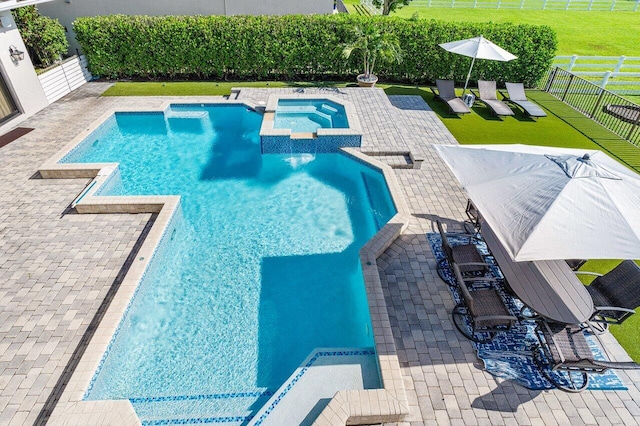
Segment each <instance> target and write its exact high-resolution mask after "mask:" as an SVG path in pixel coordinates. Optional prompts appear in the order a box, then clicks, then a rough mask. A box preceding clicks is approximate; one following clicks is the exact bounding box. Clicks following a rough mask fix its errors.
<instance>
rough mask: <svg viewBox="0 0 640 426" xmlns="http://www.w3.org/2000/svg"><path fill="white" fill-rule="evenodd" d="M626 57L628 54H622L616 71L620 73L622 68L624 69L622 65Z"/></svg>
mask: <svg viewBox="0 0 640 426" xmlns="http://www.w3.org/2000/svg"><path fill="white" fill-rule="evenodd" d="M625 59H627V57H626V56H620V59H618V64H617V65H616V67H615V68H614V70H613V72H614V73H619V72H620V70H621V69H622V65H623V64H624V61H625Z"/></svg>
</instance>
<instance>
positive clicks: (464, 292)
mask: <svg viewBox="0 0 640 426" xmlns="http://www.w3.org/2000/svg"><path fill="white" fill-rule="evenodd" d="M453 272H454V274H455V277H456V281H457V283H458V287H457V288H458V289H459V290H460V295H461V297H462V300H461V301H460V303H458V304H457V305H456V306H455V307H454V308H453V311H452V312H451V316H452V318H453V323H454V324H455V326H456V328H457V329H458V331H459V332H460V333H462V335H463V336H464V337H466V338H467V339H470V340H472V341H474V342H476V343H486V342H489V341H491V340H493V338H494V337H495V336H496V334H497V333H498V332H501V331H507V330H509V329H510V328H511V327H512V326H513V324H515V323H516V321H517V318H516V317H515V316H513V315H511V314H510V313H509V310H508V309H507V307H506V305H505V303H504V301H503V300H502V297H501V296H500V293H498V290H496V289H495V288H494V287H493V285H494V284H495V282H496V279H495V278H493V277H470V278H464V277H463V276H462V274H461V273H460V268H459V266H458V265H457V264H454V265H453ZM465 318H466V319H468V320H469V324H470V326H471V330H469V328H468V326H467V322H466V321H465Z"/></svg>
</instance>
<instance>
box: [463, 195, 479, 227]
mask: <svg viewBox="0 0 640 426" xmlns="http://www.w3.org/2000/svg"><path fill="white" fill-rule="evenodd" d="M464 212H465V213H466V215H467V220H465V221H464V224H465V229H466V230H467V231H468V232H469V233H470V234H473V235H475V236H478V235H479V234H480V217H481V216H480V211H478V208H477V207H476V205H475V204H473V201H471V198H468V199H467V207H466V208H465V209H464ZM469 227H471V228H472V230H469Z"/></svg>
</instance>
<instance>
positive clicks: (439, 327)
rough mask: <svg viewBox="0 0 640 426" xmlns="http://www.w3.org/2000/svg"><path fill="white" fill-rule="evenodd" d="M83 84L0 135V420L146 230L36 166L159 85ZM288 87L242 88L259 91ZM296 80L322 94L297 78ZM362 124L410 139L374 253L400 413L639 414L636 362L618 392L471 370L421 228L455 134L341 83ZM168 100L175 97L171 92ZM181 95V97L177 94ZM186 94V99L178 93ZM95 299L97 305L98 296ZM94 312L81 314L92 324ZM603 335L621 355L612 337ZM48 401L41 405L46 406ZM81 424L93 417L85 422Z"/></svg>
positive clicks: (48, 364)
mask: <svg viewBox="0 0 640 426" xmlns="http://www.w3.org/2000/svg"><path fill="white" fill-rule="evenodd" d="M105 88H106V85H104V84H98V83H90V84H87V85H85V86H84V87H83V88H81V89H79V90H77V91H76V92H74V93H73V94H71V95H69V96H67V97H65V98H63V99H62V100H60V101H58V102H57V103H55V104H54V105H52V106H50V107H49V108H47V109H46V110H44V111H42V112H41V113H39V114H37V115H36V116H34V117H32V118H30V119H29V120H27V121H26V122H24V123H22V124H21V125H22V126H24V127H34V128H35V129H36V130H35V131H33V132H31V133H29V134H27V135H25V136H23V137H22V138H20V139H18V140H16V141H14V142H12V143H10V144H9V145H7V146H5V147H3V148H0V171H1V176H2V180H1V181H0V186H1V187H0V200H1V204H0V424H3V425H4V424H17V425H21V424H33V423H36V422H41V421H44V420H45V419H46V416H47V413H48V412H49V411H48V409H49V408H51V406H53V405H54V404H55V395H56V392H53V390H54V388H55V389H58V390H59V389H60V387H61V385H62V383H64V381H65V377H66V376H65V375H64V374H63V373H64V372H65V369H66V368H67V366H72V365H73V361H74V359H73V358H74V357H77V356H78V355H79V354H80V352H81V349H82V347H83V345H82V344H81V341H82V342H84V339H83V336H87V335H89V334H90V331H89V332H87V330H88V329H92V328H94V325H95V323H93V324H92V321H94V317H96V315H97V314H99V312H100V311H101V310H102V309H103V308H104V303H103V300H104V299H105V297H107V298H109V297H110V293H109V291H110V289H113V288H114V287H117V285H118V281H119V279H120V278H121V276H122V273H123V272H125V271H126V266H125V263H126V261H127V258H128V257H130V255H131V253H132V250H135V246H136V243H137V242H139V241H140V240H141V239H142V238H144V234H145V232H146V231H147V229H148V228H149V223H150V222H151V221H152V220H153V217H152V215H150V214H137V215H134V214H101V215H92V214H87V215H78V214H74V213H73V211H70V209H69V208H68V206H69V203H70V202H71V201H72V200H73V198H74V197H75V196H76V195H77V194H78V193H79V192H80V191H81V190H82V188H83V187H84V186H85V185H86V184H87V182H88V180H87V179H66V180H44V179H40V178H39V177H38V176H37V173H36V171H37V168H38V166H39V165H40V164H42V163H43V162H44V161H45V160H47V159H48V158H49V157H50V156H51V155H53V154H54V153H55V152H56V151H58V150H59V149H60V147H61V146H63V145H64V144H66V143H67V142H68V141H69V140H70V139H72V138H73V137H74V136H76V135H77V134H78V133H79V132H80V131H82V130H85V129H86V127H87V126H88V125H89V124H90V123H92V122H93V121H94V120H95V119H96V118H97V117H99V116H100V115H101V114H102V113H103V112H104V111H105V110H106V109H107V108H110V107H113V106H122V107H123V108H131V107H140V108H141V109H144V107H143V105H152V106H153V105H156V106H157V105H159V104H160V103H161V102H163V101H166V100H167V98H124V99H123V98H98V95H99V94H100V93H101V92H102V91H103V90H104V89H105ZM276 91H277V92H281V93H291V92H292V90H291V89H269V90H267V89H244V88H243V89H242V91H241V94H240V98H241V99H242V98H246V99H253V100H256V101H264V100H266V97H267V96H268V94H270V93H274V92H276ZM306 92H307V93H323V92H324V91H323V90H319V89H306ZM342 92H343V93H342V94H336V93H332V92H331V94H332V95H334V96H344V97H345V99H348V100H350V101H351V102H353V103H354V104H355V105H356V107H357V110H358V114H359V116H360V120H361V123H362V126H363V129H364V132H365V134H364V137H363V147H362V150H363V151H365V152H372V151H373V152H379V151H395V150H408V151H411V152H412V153H413V154H414V155H419V156H420V157H422V158H424V159H425V162H424V164H423V166H422V169H420V170H412V169H407V170H401V169H399V170H396V175H397V178H398V180H399V182H400V183H401V185H402V187H403V190H404V192H405V198H406V202H407V203H408V204H409V207H410V209H411V213H412V218H411V222H410V225H409V228H408V229H407V230H406V231H405V232H404V234H403V235H402V236H401V237H400V238H398V239H397V240H396V242H395V243H393V244H392V245H391V247H389V248H388V249H387V250H386V251H385V253H384V254H383V255H382V256H381V257H380V258H379V259H378V266H379V272H380V276H381V281H382V285H383V291H384V296H385V300H386V305H387V311H388V313H389V319H390V322H391V327H392V331H393V337H394V341H395V345H396V348H397V352H398V357H399V360H400V363H401V369H402V375H403V378H404V385H405V388H406V390H407V397H408V400H409V405H410V413H409V416H408V417H407V419H406V421H407V422H408V423H410V424H412V425H413V424H415V425H419V424H519V425H520V424H521V425H530V424H531V425H535V424H545V425H553V424H572V425H573V424H599V425H606V424H638V419H639V418H640V389H639V388H638V385H637V384H640V374H634V375H633V376H631V375H626V374H624V373H620V376H621V377H622V378H623V380H624V381H625V383H626V384H627V386H628V387H629V390H628V391H585V392H583V393H581V394H567V393H563V392H559V391H547V392H539V391H529V390H527V389H524V388H523V387H521V386H518V385H516V384H513V383H512V382H509V381H504V380H498V379H495V378H494V377H493V376H491V375H489V374H488V373H486V372H484V371H483V370H482V369H481V366H480V364H479V361H478V359H477V358H476V356H475V353H474V350H473V347H472V346H471V344H470V343H469V342H468V341H467V340H466V339H464V338H463V337H462V336H461V335H460V334H459V333H457V332H456V331H455V328H454V327H453V324H452V322H451V319H450V311H451V309H452V308H453V300H452V298H451V296H450V293H449V291H448V289H447V287H446V285H445V284H444V283H443V282H442V281H440V279H439V278H438V277H437V274H436V272H435V259H434V257H433V254H432V253H431V250H430V248H429V246H428V244H427V241H426V237H425V233H426V232H432V230H433V221H434V219H438V218H440V219H443V220H445V221H446V222H448V223H450V224H452V225H455V223H456V222H455V221H456V220H461V219H462V218H463V208H464V203H465V196H464V194H463V193H462V191H461V190H460V188H459V186H458V185H457V183H456V182H455V180H454V179H453V178H452V176H451V174H450V173H449V171H448V169H447V168H446V166H445V165H444V164H443V163H442V162H441V161H440V159H439V157H438V156H437V154H435V152H434V151H433V150H432V149H431V145H433V144H438V143H455V139H454V138H453V137H452V136H451V134H450V133H449V132H448V131H447V130H446V128H445V127H444V125H443V124H442V123H441V122H440V120H439V119H438V118H437V117H436V115H435V114H434V113H433V112H432V111H430V109H429V107H428V106H427V105H426V104H425V103H424V102H423V101H422V99H421V98H419V97H412V96H408V97H407V96H391V97H386V96H385V95H384V93H383V92H382V91H380V90H377V89H376V90H364V89H343V90H342ZM171 99H174V98H171ZM175 99H178V98H175ZM182 99H184V98H182ZM101 306H102V308H101ZM90 324H91V327H90ZM608 338H609V341H610V342H611V343H610V344H609V345H608V348H609V350H610V351H611V352H612V353H614V354H620V351H621V350H620V348H619V346H618V345H617V343H616V342H615V341H612V339H611V337H610V336H608ZM45 404H48V405H47V407H46V409H44V408H45ZM87 424H91V423H90V422H89V423H87Z"/></svg>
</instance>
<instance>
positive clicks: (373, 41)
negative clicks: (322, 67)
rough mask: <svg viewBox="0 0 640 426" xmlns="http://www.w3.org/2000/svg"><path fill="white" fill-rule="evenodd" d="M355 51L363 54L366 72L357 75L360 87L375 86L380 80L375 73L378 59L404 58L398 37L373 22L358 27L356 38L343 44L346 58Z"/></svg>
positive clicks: (343, 53) (393, 59)
mask: <svg viewBox="0 0 640 426" xmlns="http://www.w3.org/2000/svg"><path fill="white" fill-rule="evenodd" d="M353 52H359V53H360V54H361V55H362V63H363V65H364V73H363V74H360V75H358V77H357V80H358V85H359V86H360V87H373V86H374V85H375V84H376V82H377V81H378V77H377V76H376V75H375V74H373V67H374V66H375V65H376V61H377V60H380V61H383V62H393V61H397V62H400V61H401V60H402V54H401V50H400V41H399V40H398V37H396V35H395V34H392V33H389V32H383V31H381V30H380V28H378V27H377V26H375V25H373V24H372V23H369V24H366V25H363V26H358V27H356V28H355V30H354V40H353V41H352V42H350V43H346V44H344V45H343V46H342V55H343V56H344V57H345V58H347V59H348V58H350V57H351V54H352V53H353Z"/></svg>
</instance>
